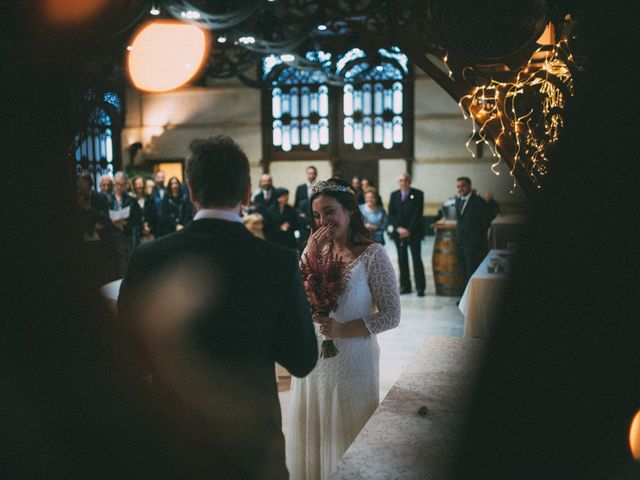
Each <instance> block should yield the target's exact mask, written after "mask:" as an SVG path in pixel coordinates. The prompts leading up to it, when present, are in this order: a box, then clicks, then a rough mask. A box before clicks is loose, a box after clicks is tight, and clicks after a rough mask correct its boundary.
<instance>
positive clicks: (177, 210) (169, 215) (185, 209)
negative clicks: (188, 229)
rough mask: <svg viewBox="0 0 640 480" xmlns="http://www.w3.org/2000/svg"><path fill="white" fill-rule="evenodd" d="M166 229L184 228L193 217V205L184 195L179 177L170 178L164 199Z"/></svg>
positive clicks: (163, 221) (175, 230)
mask: <svg viewBox="0 0 640 480" xmlns="http://www.w3.org/2000/svg"><path fill="white" fill-rule="evenodd" d="M162 210H163V212H164V218H163V220H162V223H163V224H164V231H165V232H167V233H172V232H177V231H178V230H182V228H184V226H185V225H186V224H187V223H189V222H190V221H191V218H192V217H193V205H192V204H191V202H190V201H189V200H185V198H184V196H183V195H182V184H181V182H180V180H179V179H178V177H171V178H170V179H169V183H168V188H167V193H166V195H165V196H164V199H163V200H162Z"/></svg>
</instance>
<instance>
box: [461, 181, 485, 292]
mask: <svg viewBox="0 0 640 480" xmlns="http://www.w3.org/2000/svg"><path fill="white" fill-rule="evenodd" d="M456 189H457V191H458V197H457V198H456V215H457V218H458V223H457V225H456V256H457V257H458V264H459V265H460V267H461V269H462V273H463V275H464V278H465V283H466V282H468V281H469V278H470V277H471V275H473V272H475V271H476V268H478V265H480V263H481V262H482V259H483V258H484V256H485V255H486V252H487V229H488V228H489V223H490V222H491V212H490V211H489V208H488V207H487V202H485V201H484V199H483V198H482V197H480V196H479V195H477V194H476V193H474V192H473V190H472V188H471V179H470V178H469V177H459V178H458V179H457V180H456Z"/></svg>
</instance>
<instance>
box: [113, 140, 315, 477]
mask: <svg viewBox="0 0 640 480" xmlns="http://www.w3.org/2000/svg"><path fill="white" fill-rule="evenodd" d="M191 148H192V154H191V156H190V158H189V159H188V164H187V174H188V182H189V188H190V191H191V200H192V201H193V203H194V204H195V206H196V208H197V213H196V215H195V217H194V220H193V222H191V223H189V224H187V225H186V226H185V227H184V228H183V229H182V230H180V231H178V232H174V233H171V234H169V235H166V236H164V237H162V238H160V239H157V240H154V241H153V242H149V243H145V244H143V245H140V246H139V247H138V248H137V249H136V251H135V252H134V254H133V257H132V258H131V264H130V266H129V271H128V272H127V275H126V277H125V278H124V281H123V282H122V286H121V289H120V296H119V299H118V312H119V315H121V321H120V324H121V325H123V328H126V327H130V330H128V332H129V333H130V336H126V337H127V338H131V339H132V344H134V345H135V344H138V345H139V346H140V348H139V356H140V362H139V368H140V373H141V374H148V373H152V374H153V377H152V378H153V385H154V400H155V401H156V402H157V403H158V404H159V405H161V406H164V407H174V408H175V407H177V408H178V410H177V411H178V412H180V413H179V414H177V415H176V419H175V423H174V425H173V428H174V429H175V430H176V431H177V432H178V433H181V435H180V436H179V438H178V439H177V440H176V442H179V441H180V440H183V441H184V443H185V445H182V444H181V445H180V446H181V447H183V448H182V449H181V451H184V455H185V456H186V458H188V461H189V464H190V465H192V466H193V470H194V471H196V472H199V471H200V472H201V471H211V469H212V468H215V472H216V475H215V478H221V479H223V478H224V479H236V478H238V479H241V478H247V479H248V478H251V479H264V480H267V479H270V480H285V479H287V478H289V474H288V472H287V468H286V465H285V449H284V436H283V433H282V421H281V414H280V404H279V400H278V388H277V384H276V378H275V369H274V364H275V362H278V363H279V364H280V365H282V366H283V367H285V368H286V369H287V370H289V372H291V374H292V375H294V376H298V377H304V376H305V375H307V374H308V373H309V372H311V370H312V369H313V368H314V366H315V364H316V361H317V357H318V347H317V340H316V335H315V331H314V327H313V322H312V320H311V312H310V308H309V304H308V303H307V300H306V296H305V293H304V289H303V286H302V280H301V278H300V271H299V267H298V257H297V255H296V253H295V252H293V251H291V250H289V249H286V248H282V247H281V246H279V245H274V244H273V243H269V242H265V241H264V240H261V239H259V238H256V237H255V236H253V235H252V234H251V233H250V232H249V231H248V230H247V229H246V228H245V227H244V226H243V225H242V221H241V218H240V212H241V207H242V205H243V204H247V203H248V202H249V199H250V197H251V183H250V177H249V161H248V160H247V157H246V155H245V154H244V152H243V151H242V150H241V149H240V147H239V146H238V145H237V144H236V143H235V142H234V141H233V140H231V139H230V138H229V137H225V136H218V137H215V138H212V139H210V140H208V141H206V142H202V141H201V142H198V143H197V144H196V145H194V146H193V147H191ZM158 302H160V304H159V305H158ZM162 302H165V304H164V305H162ZM150 307H154V308H152V310H153V311H152V312H150V311H149V309H150ZM164 410H168V408H165V409H164ZM194 444H195V447H197V448H194V446H193V445H194ZM207 467H209V468H207ZM187 476H188V475H187Z"/></svg>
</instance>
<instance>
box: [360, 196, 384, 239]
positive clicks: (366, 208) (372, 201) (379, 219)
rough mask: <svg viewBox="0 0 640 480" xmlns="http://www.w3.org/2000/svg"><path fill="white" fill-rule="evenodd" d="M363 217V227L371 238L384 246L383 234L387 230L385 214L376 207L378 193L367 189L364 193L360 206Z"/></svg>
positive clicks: (380, 208) (379, 207) (382, 209)
mask: <svg viewBox="0 0 640 480" xmlns="http://www.w3.org/2000/svg"><path fill="white" fill-rule="evenodd" d="M360 212H362V216H363V217H364V226H365V227H367V230H369V232H371V237H372V238H373V239H374V240H375V241H376V242H378V243H380V244H382V245H384V232H385V230H386V229H387V222H388V220H387V212H385V211H384V208H382V207H381V206H379V205H378V192H377V191H376V189H375V188H372V187H369V188H367V189H366V190H365V192H364V203H363V204H362V205H360Z"/></svg>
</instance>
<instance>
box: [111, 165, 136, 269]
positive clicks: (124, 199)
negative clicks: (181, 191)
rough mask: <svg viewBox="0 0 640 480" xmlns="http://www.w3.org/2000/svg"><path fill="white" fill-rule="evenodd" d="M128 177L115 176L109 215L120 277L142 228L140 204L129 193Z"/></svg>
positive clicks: (118, 173) (117, 174)
mask: <svg viewBox="0 0 640 480" xmlns="http://www.w3.org/2000/svg"><path fill="white" fill-rule="evenodd" d="M128 183H129V182H128V181H127V176H126V175H125V173H124V172H116V174H115V175H114V189H113V197H112V199H111V205H110V206H109V209H110V210H111V211H110V212H109V213H110V215H111V217H112V218H111V225H112V226H113V244H114V248H115V252H116V264H117V269H118V273H119V274H120V276H121V277H122V276H124V274H125V272H126V271H127V264H128V263H129V257H130V256H131V252H132V251H133V248H134V247H135V245H137V243H138V239H139V237H140V229H141V226H142V211H141V210H140V206H139V205H138V202H137V201H136V200H135V198H133V197H132V196H131V195H129V194H128V193H127V185H128ZM122 211H124V212H126V213H124V215H123V216H122V217H120V216H118V218H114V214H118V213H121V212H122Z"/></svg>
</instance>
